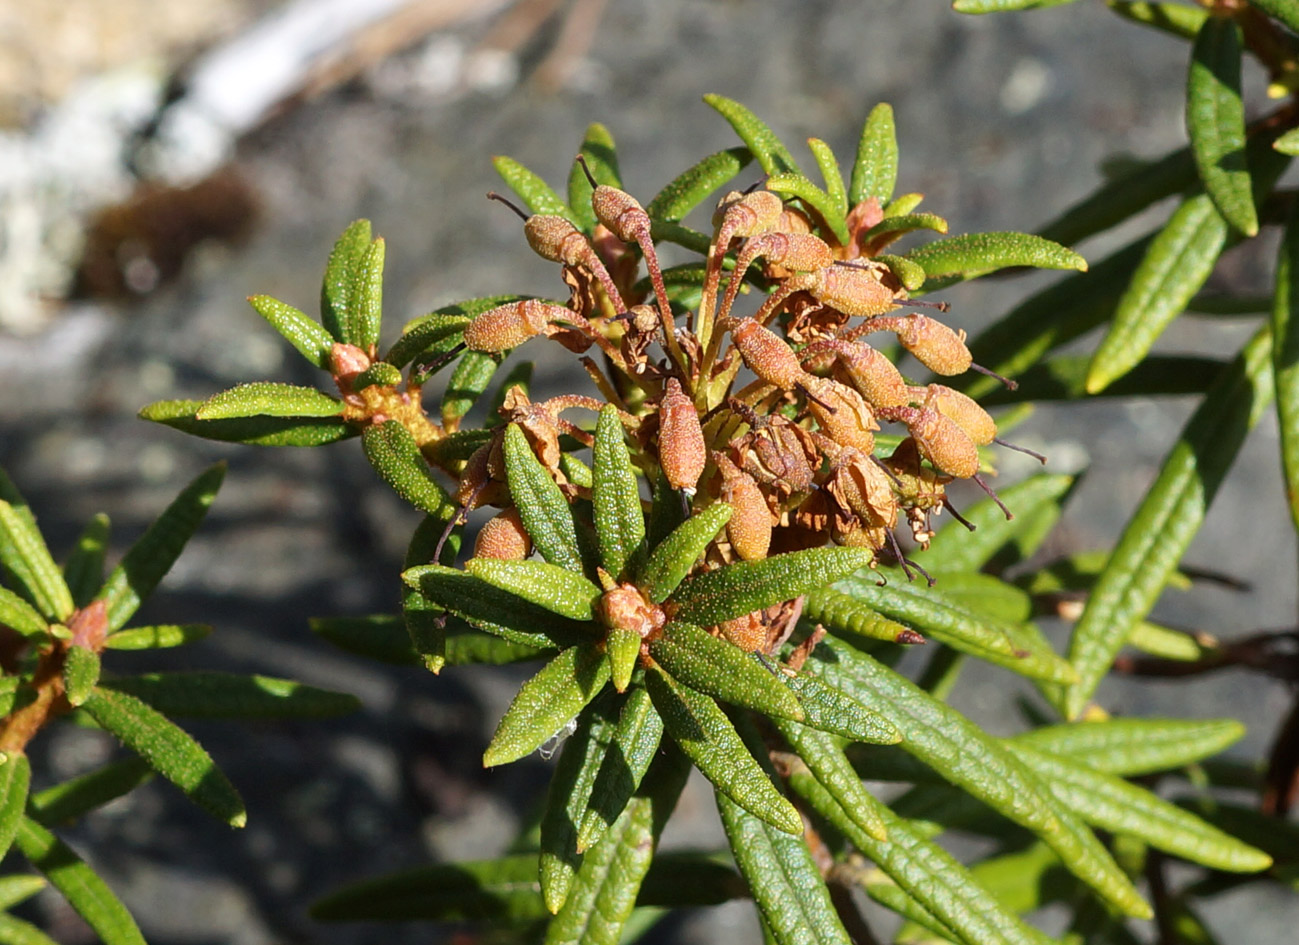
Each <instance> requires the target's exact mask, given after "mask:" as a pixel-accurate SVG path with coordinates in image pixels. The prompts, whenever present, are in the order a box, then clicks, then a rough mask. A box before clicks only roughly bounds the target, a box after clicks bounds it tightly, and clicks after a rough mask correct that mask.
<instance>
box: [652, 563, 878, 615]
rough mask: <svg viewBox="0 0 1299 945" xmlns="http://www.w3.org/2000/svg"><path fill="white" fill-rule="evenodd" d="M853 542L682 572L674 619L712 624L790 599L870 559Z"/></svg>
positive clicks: (675, 599)
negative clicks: (849, 545)
mask: <svg viewBox="0 0 1299 945" xmlns="http://www.w3.org/2000/svg"><path fill="white" fill-rule="evenodd" d="M871 557H872V555H871V552H869V551H863V550H860V549H856V548H809V549H807V550H805V551H794V552H790V553H788V554H783V555H776V556H774V557H771V558H765V559H763V560H760V561H737V562H735V563H734V564H729V565H727V566H726V567H723V568H718V569H716V570H714V571H707V572H704V573H703V574H696V575H693V576H692V577H689V578H686V579H685V580H684V581H682V582H681V584H680V585H679V586H678V587H677V589H676V592H675V593H673V594H672V596H671V598H670V602H671V603H672V604H674V605H675V608H676V609H675V612H674V616H675V618H676V619H678V620H681V621H684V622H687V623H695V624H699V625H700V626H705V627H707V626H712V625H713V624H716V623H721V622H722V621H724V620H732V619H734V618H736V617H742V616H744V615H745V614H748V613H752V612H753V611H755V610H762V609H763V608H764V607H770V606H771V605H772V604H779V603H780V602H781V601H787V600H793V599H794V598H795V597H798V596H799V595H801V594H805V593H807V592H808V591H810V590H812V589H813V588H817V587H822V586H824V585H826V584H830V583H832V582H834V581H837V580H839V579H840V578H844V577H847V576H848V575H849V574H852V573H853V572H854V571H856V570H858V569H859V568H864V567H866V565H868V564H869V563H870V560H871Z"/></svg>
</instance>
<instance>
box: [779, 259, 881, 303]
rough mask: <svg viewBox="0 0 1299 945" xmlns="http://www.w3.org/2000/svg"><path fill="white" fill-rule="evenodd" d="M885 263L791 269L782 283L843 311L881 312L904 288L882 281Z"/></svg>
mask: <svg viewBox="0 0 1299 945" xmlns="http://www.w3.org/2000/svg"><path fill="white" fill-rule="evenodd" d="M886 277H888V278H891V273H890V272H889V269H888V267H886V266H882V265H879V264H858V263H853V264H852V265H846V264H845V265H832V266H826V267H825V268H824V269H817V270H814V271H812V272H803V273H795V274H794V275H793V276H790V277H789V278H788V279H786V280H785V283H784V285H785V287H787V288H790V289H795V290H802V291H804V292H808V293H810V294H811V295H812V297H813V298H815V299H816V300H817V301H818V302H820V303H822V304H823V305H828V306H830V307H831V308H834V309H838V310H839V311H841V312H843V313H844V314H845V315H854V316H856V315H861V316H873V315H883V314H884V313H885V312H890V311H892V310H893V309H895V308H897V307H898V306H899V305H901V304H902V302H901V301H900V300H902V299H905V298H906V297H907V293H906V290H905V289H903V288H902V287H900V286H897V287H894V286H892V285H889V284H888V283H886V282H885V279H886Z"/></svg>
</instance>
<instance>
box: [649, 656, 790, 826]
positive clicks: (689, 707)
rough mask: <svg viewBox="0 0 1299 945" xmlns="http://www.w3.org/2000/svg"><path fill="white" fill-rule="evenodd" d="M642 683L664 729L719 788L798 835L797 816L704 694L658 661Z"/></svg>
mask: <svg viewBox="0 0 1299 945" xmlns="http://www.w3.org/2000/svg"><path fill="white" fill-rule="evenodd" d="M645 685H646V687H647V688H648V689H649V694H650V698H651V699H653V700H654V708H655V709H657V710H658V713H659V715H660V716H662V718H663V724H664V727H665V728H666V730H667V733H668V734H669V735H670V736H672V739H673V741H675V742H676V743H677V744H678V745H679V746H680V747H681V750H682V751H684V752H685V753H686V754H687V755H688V756H689V757H690V760H691V761H693V762H694V763H695V766H696V767H697V768H698V769H699V770H700V771H701V772H703V774H704V777H706V778H708V780H709V781H711V782H712V783H713V786H714V787H716V788H717V790H718V791H720V792H721V793H722V794H724V795H726V797H728V798H730V799H731V800H732V801H734V802H735V803H736V804H738V805H739V806H741V807H743V808H744V809H745V810H747V811H749V812H750V813H751V814H753V815H754V816H755V817H758V818H760V819H762V820H764V821H766V822H767V823H768V824H771V825H772V826H773V827H775V828H777V829H778V830H783V831H785V832H787V833H791V834H794V835H795V836H799V835H801V834H802V832H803V822H802V820H801V819H800V818H799V816H798V813H797V812H796V811H795V810H794V808H793V806H792V805H791V804H790V803H789V801H788V800H786V799H785V796H784V795H783V794H781V793H780V791H779V790H777V788H776V786H775V785H774V784H772V782H771V778H770V777H768V776H767V774H766V772H764V771H763V770H762V768H761V767H760V766H759V765H758V762H756V761H754V760H753V756H752V755H751V754H749V749H748V748H747V747H746V746H745V744H744V742H743V740H742V739H741V738H740V736H739V733H737V732H736V731H735V726H733V725H732V724H731V721H730V720H729V719H728V718H727V717H726V714H725V713H724V712H723V711H722V710H721V709H720V708H719V707H718V705H717V703H716V702H714V701H713V700H712V698H710V697H709V696H706V695H704V694H703V693H700V692H696V691H695V690H693V689H691V688H690V687H689V686H686V685H684V684H682V683H679V682H677V681H676V680H675V679H673V678H672V677H671V676H669V675H668V674H667V673H666V672H664V670H663V669H662V668H661V667H657V666H651V667H650V668H649V669H647V670H646V671H645Z"/></svg>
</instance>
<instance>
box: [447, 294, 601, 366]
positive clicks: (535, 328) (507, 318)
mask: <svg viewBox="0 0 1299 945" xmlns="http://www.w3.org/2000/svg"><path fill="white" fill-rule="evenodd" d="M578 317H580V316H578V315H577V313H575V312H573V311H571V310H570V309H567V308H564V307H563V306H562V305H555V304H554V303H552V302H542V301H539V300H538V299H524V300H523V301H522V302H509V303H507V304H505V305H498V306H496V308H489V309H488V310H487V311H485V312H482V313H480V314H479V315H476V316H475V317H474V320H473V321H471V322H470V323H469V324H468V325H466V326H465V345H466V347H468V348H470V349H471V350H473V351H485V352H488V353H492V354H494V353H496V352H499V351H508V350H509V349H511V348H514V347H517V346H518V345H521V344H523V342H525V341H527V340H528V339H529V338H532V337H535V336H536V335H540V334H542V333H543V332H545V331H546V329H548V328H549V327H550V324H551V322H552V321H555V320H563V321H572V320H575V319H576V318H578Z"/></svg>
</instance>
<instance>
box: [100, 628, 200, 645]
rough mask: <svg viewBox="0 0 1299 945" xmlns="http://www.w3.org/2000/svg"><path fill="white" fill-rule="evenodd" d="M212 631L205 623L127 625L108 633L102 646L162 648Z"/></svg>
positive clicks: (193, 640)
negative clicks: (123, 628)
mask: <svg viewBox="0 0 1299 945" xmlns="http://www.w3.org/2000/svg"><path fill="white" fill-rule="evenodd" d="M211 633H212V625H211V624H206V623H161V624H151V625H149V626H147V627H129V628H127V629H126V630H118V631H117V632H116V633H114V634H110V635H109V637H108V639H107V640H105V641H104V646H105V648H107V649H110V650H163V649H168V648H170V647H173V646H184V645H185V644H187V643H197V642H198V641H199V640H202V639H203V638H205V637H207V636H208V635H209V634H211Z"/></svg>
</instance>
